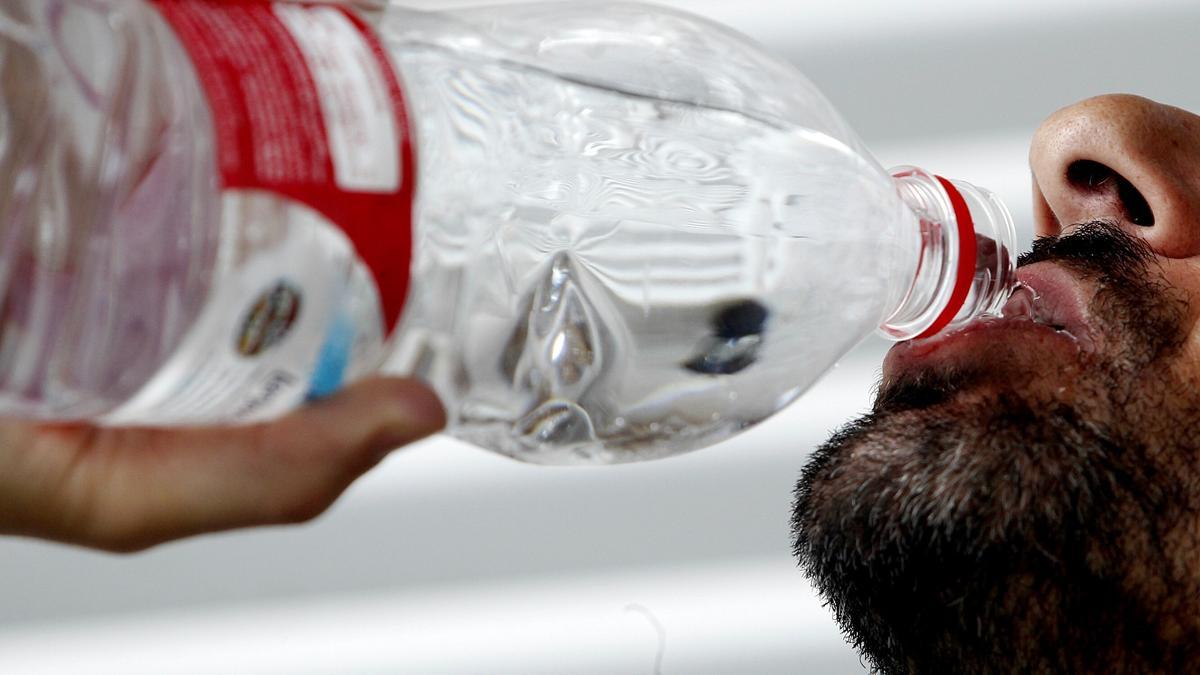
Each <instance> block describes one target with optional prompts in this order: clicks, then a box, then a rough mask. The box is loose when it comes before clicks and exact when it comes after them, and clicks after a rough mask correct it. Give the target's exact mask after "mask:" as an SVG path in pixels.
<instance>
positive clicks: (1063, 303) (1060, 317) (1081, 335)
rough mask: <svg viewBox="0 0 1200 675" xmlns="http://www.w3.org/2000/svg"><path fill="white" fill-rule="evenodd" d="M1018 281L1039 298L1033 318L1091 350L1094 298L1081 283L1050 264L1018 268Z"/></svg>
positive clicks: (1031, 313)
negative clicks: (1089, 310)
mask: <svg viewBox="0 0 1200 675" xmlns="http://www.w3.org/2000/svg"><path fill="white" fill-rule="evenodd" d="M1016 277H1017V281H1019V282H1021V284H1022V285H1024V286H1026V287H1028V288H1030V289H1032V291H1033V293H1034V295H1035V296H1036V300H1035V301H1034V302H1033V303H1032V305H1031V307H1030V310H1031V311H1030V318H1032V319H1033V320H1034V321H1036V322H1037V323H1040V324H1044V325H1048V326H1051V327H1052V328H1054V329H1056V330H1060V331H1065V332H1066V333H1068V334H1070V335H1071V336H1072V337H1074V338H1075V339H1076V340H1079V341H1080V342H1081V343H1082V346H1085V347H1091V346H1092V342H1093V338H1094V335H1093V331H1092V327H1091V322H1090V316H1089V313H1088V303H1089V301H1090V300H1091V296H1092V294H1091V292H1090V290H1089V289H1088V288H1087V287H1086V286H1085V285H1084V284H1083V283H1081V282H1080V280H1079V279H1077V278H1076V277H1075V276H1074V275H1073V274H1071V273H1070V272H1069V271H1068V270H1067V269H1066V268H1064V267H1061V266H1059V265H1055V264H1053V263H1049V262H1043V263H1035V264H1033V265H1029V266H1026V267H1021V268H1018V269H1017V272H1016ZM1006 314H1007V313H1006Z"/></svg>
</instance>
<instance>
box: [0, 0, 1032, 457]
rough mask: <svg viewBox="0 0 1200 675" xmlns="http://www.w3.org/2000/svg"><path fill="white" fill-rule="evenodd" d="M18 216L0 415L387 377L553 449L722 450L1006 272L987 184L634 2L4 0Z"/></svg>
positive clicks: (262, 409) (189, 404)
mask: <svg viewBox="0 0 1200 675" xmlns="http://www.w3.org/2000/svg"><path fill="white" fill-rule="evenodd" d="M0 236H2V237H3V242H2V244H0V298H2V299H3V310H2V314H0V412H2V413H3V414H6V415H10V416H24V417H33V418H43V419H56V420H65V419H88V420H93V421H97V422H100V423H106V424H155V425H162V424H182V423H187V424H195V423H216V422H220V423H231V422H233V423H237V422H250V421H255V420H261V419H264V418H269V417H271V416H274V415H278V414H280V413H281V412H283V411H285V410H287V409H290V408H293V407H295V406H297V405H300V404H301V403H303V402H304V401H305V400H306V398H316V397H321V396H325V395H328V394H330V393H331V392H333V391H335V390H337V389H338V388H339V387H340V386H342V385H343V383H344V382H346V381H350V380H353V379H355V378H359V377H362V376H364V375H366V374H368V373H371V372H380V371H382V372H387V373H400V374H411V375H415V376H418V377H421V378H424V379H425V380H427V381H428V382H430V383H431V384H432V385H433V386H434V387H435V388H436V390H437V391H438V393H439V394H440V396H441V397H442V399H443V401H444V402H445V404H446V406H447V409H448V412H449V414H450V419H451V420H452V427H451V433H453V434H454V435H456V436H458V437H460V438H463V439H466V440H468V441H470V442H473V443H476V444H478V445H481V446H483V447H486V448H490V449H492V450H495V451H497V452H500V453H503V454H505V455H509V456H512V457H515V458H518V459H522V460H526V461H532V462H541V463H578V462H583V463H587V462H592V463H605V462H623V461H632V460H639V459H648V458H654V457H662V456H666V455H672V454H676V453H680V452H684V451H687V450H691V449H694V448H698V447H702V446H705V445H709V444H712V443H715V442H717V441H720V440H722V439H725V438H727V437H729V436H731V435H733V434H735V433H737V432H738V431H740V430H742V429H745V428H747V427H749V426H751V425H753V424H755V423H756V422H759V421H760V420H762V419H764V418H766V417H767V416H769V415H771V414H773V413H774V412H776V411H778V410H779V409H781V408H783V407H784V406H786V405H787V404H788V403H789V402H791V401H792V400H794V399H795V398H796V397H797V396H799V395H800V394H801V393H802V392H803V391H804V390H805V389H806V388H807V387H809V386H810V385H811V384H812V383H813V381H814V380H816V378H817V377H818V376H819V375H821V374H822V373H823V372H824V371H825V370H827V369H828V368H829V367H830V366H831V365H832V364H833V363H834V362H835V361H836V360H837V359H838V358H839V357H840V356H842V355H843V354H845V353H846V352H847V351H848V350H849V349H850V348H851V347H853V346H854V345H855V344H856V343H857V342H859V341H860V340H862V339H863V338H864V337H866V336H867V335H869V334H870V333H871V332H872V331H876V330H878V331H880V332H881V333H882V334H884V335H886V336H888V337H889V338H892V339H896V340H902V339H908V338H913V337H918V336H921V335H928V334H932V333H934V332H937V331H939V330H943V329H946V328H953V327H955V326H959V325H962V324H963V323H964V322H966V321H968V320H970V319H972V318H974V317H976V316H979V315H981V314H983V313H988V312H992V311H995V310H996V309H997V308H999V307H1000V305H1001V304H1002V303H1003V302H1004V300H1005V299H1006V298H1007V296H1008V294H1009V291H1010V287H1011V285H1012V283H1013V282H1012V265H1013V262H1012V259H1011V255H1010V252H1011V251H1012V250H1013V240H1014V235H1013V229H1012V223H1011V220H1010V219H1009V216H1008V214H1007V212H1006V210H1005V209H1004V207H1003V205H1002V204H1001V203H1000V202H999V201H997V200H996V198H995V197H994V196H993V195H991V194H990V193H988V192H986V191H984V190H981V189H978V188H975V187H972V186H971V185H969V184H966V183H962V182H957V181H946V180H943V179H940V178H938V177H935V176H933V175H931V174H929V173H927V172H925V171H923V170H921V169H917V168H900V169H897V170H893V171H891V172H888V171H884V170H883V169H882V168H881V167H880V166H878V164H877V163H876V162H875V160H874V159H872V157H871V155H870V154H869V153H868V152H867V151H866V149H864V148H863V146H862V144H861V143H860V142H859V140H858V139H857V138H856V137H855V135H854V133H853V132H852V131H851V130H850V129H849V128H848V127H847V126H846V124H845V123H844V122H843V121H842V119H841V118H840V117H839V116H838V114H837V113H836V111H834V110H833V108H832V107H831V106H830V104H829V103H828V102H827V101H826V100H825V98H824V97H823V96H822V95H821V94H820V93H819V92H818V91H817V90H816V89H815V88H814V87H813V85H812V84H811V83H809V82H808V81H807V80H806V79H805V78H804V77H803V76H802V75H801V74H800V73H799V72H797V71H796V70H795V69H794V68H793V67H792V66H791V65H789V64H787V63H785V62H783V61H781V60H779V59H776V58H774V57H772V56H770V55H769V54H767V53H765V52H764V51H763V50H762V49H761V48H760V47H759V46H757V45H756V44H754V43H753V42H752V41H750V40H749V39H747V38H745V37H743V36H741V35H739V34H737V33H735V32H733V31H731V30H729V29H726V28H724V27H721V26H719V25H716V24H713V23H710V22H708V21H706V20H703V19H700V18H697V17H694V16H689V15H687V14H683V13H679V12H676V11H672V10H668V9H663V8H658V7H651V6H647V5H638V4H626V3H612V2H572V3H549V4H534V5H519V6H504V7H492V8H484V9H475V10H469V11H467V10H464V11H455V12H446V13H425V12H418V11H413V10H410V9H405V8H403V7H401V6H400V5H399V4H387V3H372V4H363V3H360V4H355V5H352V6H351V5H347V4H341V5H332V4H322V3H305V4H292V3H286V2H266V1H238V0H6V2H4V3H3V5H0Z"/></svg>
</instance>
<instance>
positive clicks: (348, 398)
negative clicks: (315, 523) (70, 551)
mask: <svg viewBox="0 0 1200 675" xmlns="http://www.w3.org/2000/svg"><path fill="white" fill-rule="evenodd" d="M444 425H445V413H444V412H443V410H442V407H441V404H440V403H439V402H438V400H437V398H436V396H435V395H434V394H433V393H432V392H431V391H429V390H428V389H427V388H426V387H424V386H423V385H421V384H418V383H416V382H414V381H411V380H397V379H383V378H380V379H374V380H369V381H365V382H362V383H359V384H357V385H355V386H353V387H351V388H349V389H347V390H346V391H344V392H342V393H340V394H338V395H337V396H335V397H332V398H330V399H328V400H325V401H321V402H318V403H313V404H310V405H308V406H306V407H304V408H302V409H300V410H297V411H295V412H293V413H291V414H290V415H288V416H286V417H284V418H282V419H279V420H277V421H273V422H269V423H262V424H256V425H253V426H243V427H213V428H179V429H148V428H102V427H95V426H90V425H83V424H72V425H61V424H59V425H51V424H35V423H29V422H20V421H0V534H15V535H23V536H30V537H37V538H42V539H52V540H56V541H61V542H67V543H72V544H78V545H82V546H88V547H92V548H98V549H104V550H108V551H114V552H134V551H140V550H143V549H146V548H149V547H151V546H155V545H157V544H161V543H163V542H167V541H171V540H174V539H180V538H183V537H189V536H192V535H197V534H202V533H206V532H215V531H219V530H229V529H236V528H241V527H250V526H255V525H274V524H287V523H300V522H305V521H308V520H311V519H313V518H315V517H316V516H318V515H320V514H321V513H322V512H324V511H325V510H326V509H327V508H328V507H329V506H330V505H331V504H333V502H334V501H335V500H336V499H337V498H338V497H339V496H340V495H341V494H342V492H343V491H344V490H345V489H346V488H347V487H349V485H350V484H351V483H352V482H354V480H356V479H357V478H358V477H359V476H361V475H362V474H363V473H365V472H366V471H367V470H369V469H371V468H372V467H374V466H375V465H376V464H377V463H379V461H380V460H382V459H383V458H384V457H385V456H386V455H387V454H388V453H389V452H390V451H391V450H393V449H394V448H397V447H399V446H402V445H405V444H407V443H411V442H413V441H416V440H419V439H421V438H424V437H425V436H428V435H430V434H433V433H435V432H436V431H437V430H439V429H440V428H441V427H442V426H444Z"/></svg>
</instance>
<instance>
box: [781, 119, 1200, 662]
mask: <svg viewBox="0 0 1200 675" xmlns="http://www.w3.org/2000/svg"><path fill="white" fill-rule="evenodd" d="M1030 159H1031V167H1032V170H1033V177H1034V203H1035V215H1036V233H1037V235H1038V236H1039V237H1041V239H1040V240H1039V241H1038V242H1037V243H1036V244H1035V247H1034V251H1033V252H1032V253H1031V254H1028V255H1027V256H1025V257H1024V258H1023V260H1022V264H1023V265H1028V266H1029V269H1030V270H1033V269H1035V267H1034V265H1040V266H1041V267H1042V268H1043V269H1044V268H1045V266H1047V265H1052V266H1056V267H1058V268H1060V269H1061V270H1065V271H1066V272H1068V273H1069V275H1070V278H1071V279H1072V280H1073V282H1072V283H1073V285H1074V286H1075V287H1076V288H1077V289H1078V290H1079V297H1081V298H1085V299H1086V304H1087V311H1086V316H1087V320H1088V324H1089V326H1090V329H1089V331H1090V335H1091V337H1092V338H1093V340H1092V342H1093V346H1092V347H1090V348H1087V349H1081V348H1079V346H1078V344H1077V343H1075V342H1073V341H1071V340H1070V339H1069V338H1064V337H1063V336H1061V335H1058V334H1056V333H1055V332H1054V331H1053V330H1049V329H1034V328H1031V327H1029V326H1028V325H1026V326H1024V327H1021V326H1017V327H1013V326H1011V325H1010V326H1009V327H1008V328H1007V329H992V330H982V331H976V332H975V333H974V334H973V335H970V334H964V335H959V336H957V337H950V338H946V339H945V341H944V342H943V343H938V344H937V345H935V346H934V347H933V348H931V347H930V346H928V345H927V346H926V347H925V348H922V349H917V348H915V347H914V346H913V345H911V344H910V345H898V346H897V347H896V348H894V349H893V351H892V353H891V354H890V355H889V358H888V361H887V363H886V364H885V368H884V374H883V379H882V381H881V384H880V389H879V393H878V396H877V399H876V402H875V405H874V409H873V411H872V412H871V413H870V414H868V415H867V416H865V417H864V418H862V419H860V420H857V421H855V422H854V423H852V424H851V425H849V426H848V427H846V428H845V429H843V430H842V431H840V432H839V433H838V434H836V435H835V436H834V437H833V438H832V439H831V440H830V441H829V442H828V443H826V444H825V445H824V446H822V447H821V448H819V449H818V450H817V452H816V453H814V456H813V458H812V459H811V460H810V463H809V464H808V465H807V466H806V467H805V470H804V472H803V474H802V477H801V479H800V481H799V483H798V485H797V491H796V497H797V499H796V508H795V512H794V521H793V522H794V531H795V549H796V553H797V556H798V558H799V561H800V563H801V566H802V567H803V569H804V570H805V572H806V573H807V574H808V576H809V577H810V578H811V579H812V580H813V582H814V584H815V585H816V586H817V588H818V589H819V590H820V592H821V593H822V594H823V595H824V596H825V597H826V599H827V600H828V601H829V605H830V607H831V608H832V609H833V611H834V613H835V615H836V616H837V618H838V620H839V622H840V623H841V624H842V626H843V628H844V629H845V631H846V635H847V637H848V638H849V639H850V640H851V641H852V642H854V643H855V645H856V646H857V647H859V648H860V649H861V650H862V651H863V653H864V655H865V656H866V658H867V659H868V660H869V661H870V662H871V664H872V665H873V666H874V667H875V668H876V669H877V670H879V671H881V672H887V673H902V672H916V673H920V672H938V673H944V672H962V673H988V672H1047V673H1049V672H1130V673H1147V672H1163V673H1173V672H1192V671H1196V670H1200V440H1198V439H1200V437H1198V436H1196V435H1195V430H1196V429H1200V227H1198V226H1197V223H1200V117H1197V116H1196V115H1193V114H1191V113H1189V112H1187V111H1184V110H1181V109H1179V108H1174V107H1171V106H1166V105H1163V104H1159V103H1156V102H1153V101H1149V100H1146V99H1142V98H1138V97H1133V96H1117V95H1114V96H1102V97H1097V98H1093V99H1088V100H1086V101H1083V102H1081V103H1078V104H1076V105H1073V106H1070V107H1068V108H1065V109H1063V110H1060V111H1058V112H1056V113H1055V114H1054V115H1052V116H1051V117H1050V118H1049V119H1047V120H1046V121H1045V122H1044V123H1043V124H1042V126H1041V127H1040V128H1039V129H1038V131H1037V133H1036V135H1035V137H1034V140H1033V145H1032V149H1031V152H1030Z"/></svg>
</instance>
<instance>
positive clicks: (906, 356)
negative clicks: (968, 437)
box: [883, 318, 1082, 378]
mask: <svg viewBox="0 0 1200 675" xmlns="http://www.w3.org/2000/svg"><path fill="white" fill-rule="evenodd" d="M1000 344H1003V345H1005V346H1006V347H1016V349H1017V350H1019V351H1017V352H1014V351H1013V350H1012V349H1004V350H1002V353H1000V352H997V350H996V349H995V347H996V346H997V345H1000ZM1081 351H1082V348H1081V346H1080V344H1079V342H1078V341H1077V340H1076V339H1075V338H1074V337H1073V336H1072V335H1071V334H1070V333H1066V332H1064V331H1059V330H1055V329H1054V328H1052V327H1050V326H1046V325H1042V324H1039V323H1036V322H1034V321H1031V320H1029V319H992V318H988V319H983V320H980V321H976V322H974V323H972V324H969V325H968V326H966V327H965V328H962V329H960V330H957V331H954V332H952V333H946V334H943V335H936V336H934V337H932V338H929V339H926V340H913V341H910V342H902V343H900V344H898V345H896V346H895V347H893V348H892V349H891V351H889V352H888V354H887V358H886V359H885V360H884V363H883V375H884V377H885V378H890V377H892V376H895V375H898V374H899V373H901V372H904V371H908V370H916V369H926V368H930V367H933V366H935V365H966V364H978V363H984V362H987V361H989V360H993V359H997V358H1000V359H1003V358H1006V357H1005V355H1011V354H1013V353H1028V354H1029V355H1030V356H1031V357H1033V358H1037V359H1039V360H1041V359H1045V358H1046V357H1048V356H1049V357H1052V358H1075V357H1077V356H1078V355H1079V353H1080V352H1081ZM1010 358H1011V357H1010Z"/></svg>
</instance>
